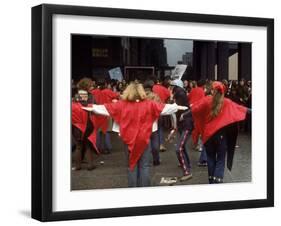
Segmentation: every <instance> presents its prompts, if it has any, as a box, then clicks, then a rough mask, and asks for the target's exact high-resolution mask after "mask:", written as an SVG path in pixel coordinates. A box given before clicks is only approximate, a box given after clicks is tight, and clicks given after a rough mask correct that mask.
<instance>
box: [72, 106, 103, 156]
mask: <svg viewBox="0 0 281 226" xmlns="http://www.w3.org/2000/svg"><path fill="white" fill-rule="evenodd" d="M88 106H90V105H88ZM93 117H94V116H91V117H90V119H91V121H92V122H93V125H94V130H93V132H92V133H91V135H90V136H89V137H87V138H88V140H89V141H90V142H91V143H92V145H93V146H94V148H95V149H96V151H97V152H99V151H98V149H97V146H96V139H97V127H96V124H95V122H94V119H93ZM87 120H88V112H87V111H85V110H83V109H82V105H81V104H80V103H78V102H72V116H71V121H72V125H74V126H75V127H76V128H78V129H79V130H80V131H81V132H82V134H83V136H84V133H85V130H86V127H87Z"/></svg>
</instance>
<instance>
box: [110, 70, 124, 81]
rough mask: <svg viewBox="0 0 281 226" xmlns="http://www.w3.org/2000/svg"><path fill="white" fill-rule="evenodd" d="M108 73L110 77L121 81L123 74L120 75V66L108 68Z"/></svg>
mask: <svg viewBox="0 0 281 226" xmlns="http://www.w3.org/2000/svg"><path fill="white" fill-rule="evenodd" d="M108 73H109V76H110V78H111V79H115V80H118V81H119V82H121V81H122V80H123V75H122V71H121V69H120V67H116V68H113V69H110V70H109V71H108Z"/></svg>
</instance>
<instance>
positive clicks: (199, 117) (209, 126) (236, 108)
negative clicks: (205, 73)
mask: <svg viewBox="0 0 281 226" xmlns="http://www.w3.org/2000/svg"><path fill="white" fill-rule="evenodd" d="M212 98H213V97H212V96H206V97H204V98H203V99H202V100H200V101H197V102H196V103H194V104H193V105H192V107H191V111H192V116H193V119H194V121H195V126H198V130H199V131H200V133H201V135H202V141H203V143H206V141H207V140H208V139H209V138H210V137H211V136H212V135H214V134H215V133H216V132H217V131H218V130H220V129H221V128H223V127H225V126H227V125H229V124H232V123H234V122H239V121H242V120H244V119H245V117H246V113H247V108H246V107H244V106H241V105H238V104H236V103H234V102H233V101H231V100H230V99H228V98H224V102H223V106H222V109H221V112H220V113H219V115H218V116H217V117H215V118H211V116H210V113H211V105H212Z"/></svg>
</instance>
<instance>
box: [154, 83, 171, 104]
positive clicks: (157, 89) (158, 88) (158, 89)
mask: <svg viewBox="0 0 281 226" xmlns="http://www.w3.org/2000/svg"><path fill="white" fill-rule="evenodd" d="M152 91H153V92H154V93H156V94H157V95H158V96H159V97H160V99H161V101H162V102H163V103H166V102H167V100H168V99H169V97H170V92H169V90H168V89H167V88H166V87H164V86H162V85H161V84H155V85H154V86H153V88H152Z"/></svg>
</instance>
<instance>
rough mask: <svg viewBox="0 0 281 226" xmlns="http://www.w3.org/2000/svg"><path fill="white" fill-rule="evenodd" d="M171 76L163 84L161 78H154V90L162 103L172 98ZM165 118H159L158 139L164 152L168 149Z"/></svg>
mask: <svg viewBox="0 0 281 226" xmlns="http://www.w3.org/2000/svg"><path fill="white" fill-rule="evenodd" d="M169 81H170V77H168V76H167V77H166V78H165V79H164V81H163V83H162V84H161V83H160V82H159V80H157V79H156V78H155V79H154V83H155V84H154V85H153V88H152V92H153V93H155V94H156V95H158V96H159V98H160V99H161V102H162V103H167V102H168V100H169V99H170V96H171V93H170V91H169V89H168V88H167V87H169V83H170V82H169ZM164 120H165V119H164V118H163V117H160V119H159V120H158V139H159V144H160V151H162V152H164V151H166V150H167V149H166V147H165V146H164V135H163V124H164Z"/></svg>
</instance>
